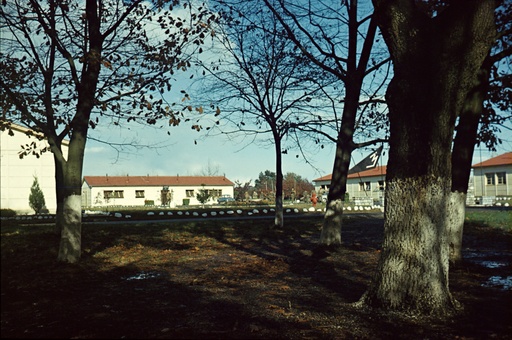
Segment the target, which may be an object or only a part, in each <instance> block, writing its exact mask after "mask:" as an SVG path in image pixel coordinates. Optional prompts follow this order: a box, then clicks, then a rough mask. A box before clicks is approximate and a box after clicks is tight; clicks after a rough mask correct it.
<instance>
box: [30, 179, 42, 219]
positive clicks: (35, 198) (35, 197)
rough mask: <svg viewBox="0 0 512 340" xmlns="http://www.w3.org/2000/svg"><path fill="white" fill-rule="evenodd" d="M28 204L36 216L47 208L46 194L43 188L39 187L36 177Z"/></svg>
mask: <svg viewBox="0 0 512 340" xmlns="http://www.w3.org/2000/svg"><path fill="white" fill-rule="evenodd" d="M28 204H29V205H30V207H31V208H32V209H33V210H34V212H35V213H36V214H39V213H40V212H41V211H42V210H43V209H44V208H45V206H46V202H45V201H44V194H43V191H42V190H41V188H40V187H39V181H38V180H37V177H36V176H34V182H33V183H32V187H31V188H30V195H29V196H28Z"/></svg>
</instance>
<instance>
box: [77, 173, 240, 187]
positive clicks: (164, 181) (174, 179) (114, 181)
mask: <svg viewBox="0 0 512 340" xmlns="http://www.w3.org/2000/svg"><path fill="white" fill-rule="evenodd" d="M84 182H87V184H88V185H89V186H90V187H115V186H118V187H119V186H124V187H125V186H134V187H135V186H145V187H147V186H164V185H169V186H185V185H186V186H201V185H203V184H204V185H216V186H226V185H227V186H233V185H234V183H233V182H231V181H230V180H229V179H227V178H226V177H224V176H179V175H178V176H84Z"/></svg>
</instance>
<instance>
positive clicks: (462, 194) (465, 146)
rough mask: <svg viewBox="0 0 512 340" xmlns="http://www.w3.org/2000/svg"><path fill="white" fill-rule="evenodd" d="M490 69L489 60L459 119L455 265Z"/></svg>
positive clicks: (452, 234)
mask: <svg viewBox="0 0 512 340" xmlns="http://www.w3.org/2000/svg"><path fill="white" fill-rule="evenodd" d="M491 67H492V60H491V58H490V57H488V58H486V60H485V62H484V65H483V66H482V67H481V69H480V70H479V72H478V73H477V74H476V75H475V79H474V85H473V88H472V89H471V91H470V92H469V94H468V96H467V97H466V100H465V102H464V109H463V111H462V113H461V115H460V117H459V124H458V125H457V129H456V130H457V133H456V135H455V139H454V142H453V150H452V195H451V206H450V210H451V212H452V213H453V216H450V219H449V221H448V223H449V225H448V244H449V245H450V262H451V263H452V264H456V263H458V262H460V261H461V260H462V235H463V228H464V217H465V214H466V197H467V192H468V183H469V177H470V175H471V162H472V161H473V152H474V149H475V143H476V136H477V132H478V123H479V122H480V117H481V116H482V114H483V112H484V106H483V103H484V100H485V98H486V95H487V92H488V89H489V75H490V69H491Z"/></svg>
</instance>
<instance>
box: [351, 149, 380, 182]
mask: <svg viewBox="0 0 512 340" xmlns="http://www.w3.org/2000/svg"><path fill="white" fill-rule="evenodd" d="M381 153H382V146H380V147H379V148H378V149H377V150H375V151H374V152H372V153H371V154H370V155H369V156H368V157H366V158H365V159H363V160H362V161H361V162H359V163H357V164H356V165H355V166H354V167H353V168H352V169H350V170H349V171H348V174H349V175H350V174H355V173H356V172H362V171H366V170H370V169H373V168H376V167H377V163H378V162H379V158H380V154H381Z"/></svg>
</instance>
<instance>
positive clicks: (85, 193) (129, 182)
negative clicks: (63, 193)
mask: <svg viewBox="0 0 512 340" xmlns="http://www.w3.org/2000/svg"><path fill="white" fill-rule="evenodd" d="M202 189H204V190H208V191H209V193H210V195H211V198H210V200H209V202H208V203H210V204H211V203H213V202H216V201H217V198H218V197H221V196H223V195H229V196H230V197H233V192H234V183H233V182H231V181H230V180H229V179H227V178H226V177H225V176H180V175H176V176H149V175H148V176H108V175H106V176H85V177H84V180H83V184H82V206H83V207H84V208H87V207H98V206H144V205H146V206H148V205H149V206H151V205H156V206H170V207H174V206H176V205H189V204H190V205H197V204H201V203H200V202H199V201H198V199H197V194H198V193H199V190H202Z"/></svg>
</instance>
